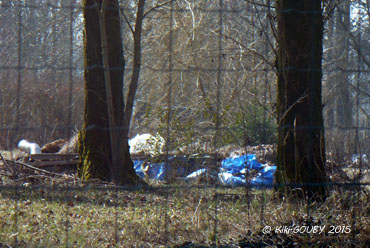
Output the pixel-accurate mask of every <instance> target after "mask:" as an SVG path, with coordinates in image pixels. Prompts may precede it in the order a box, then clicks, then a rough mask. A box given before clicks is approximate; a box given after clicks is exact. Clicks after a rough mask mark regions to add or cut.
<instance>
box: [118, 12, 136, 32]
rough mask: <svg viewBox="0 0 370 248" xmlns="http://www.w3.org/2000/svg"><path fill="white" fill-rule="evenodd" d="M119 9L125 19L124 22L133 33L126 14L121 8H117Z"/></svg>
mask: <svg viewBox="0 0 370 248" xmlns="http://www.w3.org/2000/svg"><path fill="white" fill-rule="evenodd" d="M119 11H120V12H121V15H122V16H123V18H124V19H125V21H126V24H127V25H128V27H129V28H130V30H131V33H132V34H134V33H135V30H134V29H133V28H132V26H131V24H130V22H129V20H128V19H127V16H126V15H125V12H123V9H121V8H119Z"/></svg>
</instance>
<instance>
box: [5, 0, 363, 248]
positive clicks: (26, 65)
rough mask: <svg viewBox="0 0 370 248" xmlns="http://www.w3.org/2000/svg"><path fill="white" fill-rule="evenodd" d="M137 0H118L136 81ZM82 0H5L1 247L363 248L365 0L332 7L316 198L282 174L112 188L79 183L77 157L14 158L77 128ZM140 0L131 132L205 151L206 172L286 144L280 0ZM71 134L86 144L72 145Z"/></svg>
mask: <svg viewBox="0 0 370 248" xmlns="http://www.w3.org/2000/svg"><path fill="white" fill-rule="evenodd" d="M341 2H342V1H341ZM136 4H137V3H136V1H120V8H121V24H122V27H121V29H122V38H123V43H124V44H123V46H124V53H125V61H126V66H125V76H124V80H125V90H126V88H127V86H126V85H128V83H129V81H130V79H131V73H132V69H133V46H134V44H133V42H134V41H133V37H132V33H131V31H130V27H132V26H133V25H134V23H135V13H136ZM348 6H350V8H348ZM82 10H83V8H82V4H81V3H80V1H76V0H63V1H62V0H59V1H48V0H31V1H11V0H7V1H0V42H1V43H0V44H1V45H0V84H1V86H2V87H0V101H1V103H0V121H1V124H0V125H1V126H0V148H1V162H0V175H1V182H0V202H1V204H0V208H1V209H0V246H1V247H3V246H4V247H159V246H161V245H162V246H165V247H168V246H170V247H207V246H210V247H215V246H216V247H218V246H219V247H265V246H274V245H275V246H280V247H288V246H291V247H292V246H294V245H298V246H314V245H320V246H326V245H331V246H343V247H365V245H366V244H367V243H368V242H369V238H368V234H369V228H368V227H369V213H370V209H369V187H370V186H369V183H370V182H369V175H370V174H369V173H370V172H369V161H368V158H369V156H370V146H369V143H370V93H369V92H370V85H369V83H368V82H369V76H370V75H369V72H370V69H369V65H370V63H369V61H370V54H369V53H368V51H369V48H370V47H369V42H368V40H369V38H370V33H369V29H368V25H369V24H368V20H369V16H368V13H369V11H368V6H366V4H365V2H364V1H361V0H358V1H343V3H341V4H338V5H337V6H335V8H333V6H325V8H324V15H325V18H324V19H325V35H324V40H323V43H324V56H323V103H324V117H325V133H326V143H327V145H326V147H327V160H328V161H327V171H328V174H329V177H330V180H331V182H330V183H326V184H325V187H326V188H327V191H328V192H329V196H328V199H326V201H325V202H324V203H321V204H318V203H312V202H310V201H308V200H307V201H305V200H301V201H298V200H297V201H291V200H289V196H286V197H285V198H283V199H281V198H278V197H277V196H276V195H275V193H274V190H273V188H274V187H279V186H281V185H269V186H268V187H263V186H253V185H250V184H249V185H246V186H243V187H229V186H223V185H220V184H219V183H218V182H217V181H218V178H217V174H210V175H208V174H207V176H206V177H204V178H198V179H197V181H195V182H194V181H193V182H190V183H189V182H184V181H183V180H182V179H180V180H179V179H176V180H175V179H174V180H173V181H171V184H170V185H167V184H163V183H158V182H156V181H150V183H151V186H150V187H115V186H113V185H111V184H109V183H103V182H98V181H91V182H89V183H86V182H81V181H79V179H78V178H77V177H76V176H75V173H74V171H73V169H72V170H69V171H68V172H65V171H64V173H60V172H55V171H54V172H53V171H52V172H50V171H48V170H47V169H45V170H38V171H34V170H33V169H32V168H30V167H26V165H27V164H26V165H25V163H24V164H23V165H22V163H23V162H21V161H22V160H18V161H19V163H17V162H14V161H15V160H17V159H23V157H24V154H20V152H19V151H18V150H17V149H16V147H17V144H18V142H19V141H20V140H21V139H27V140H29V141H32V142H36V143H38V144H40V146H42V145H43V144H47V143H49V142H52V141H54V140H57V139H65V140H71V141H72V140H73V139H74V138H76V133H77V132H78V130H80V129H81V127H82V124H83V112H84V99H83V98H84V82H83V81H84V79H83V72H84V65H83V61H84V59H83V52H82V50H83V27H84V24H83V15H82ZM145 11H146V14H145V19H144V25H143V31H142V32H143V33H142V37H143V39H142V41H141V43H142V56H143V59H142V65H141V74H140V83H139V88H138V92H137V97H136V100H135V108H134V113H133V118H132V123H131V126H130V133H129V135H130V137H134V136H135V135H137V134H142V133H151V134H153V135H155V134H159V136H163V138H164V139H165V140H166V145H165V148H164V150H163V151H161V152H162V155H163V154H164V155H166V156H165V161H166V164H169V160H168V159H169V156H171V155H172V154H173V153H177V154H179V153H180V154H186V155H194V154H207V155H208V157H202V158H203V159H204V160H203V161H200V160H198V163H199V165H203V164H207V166H208V167H209V168H210V170H211V171H212V170H214V169H215V168H219V167H220V161H221V159H223V158H225V157H227V156H229V155H235V154H237V153H239V155H240V153H241V154H243V153H249V151H252V152H255V151H261V150H262V149H265V148H264V147H265V146H264V145H261V144H272V143H275V141H276V118H275V114H274V113H275V108H276V106H275V102H276V100H275V99H276V86H275V83H276V71H275V53H276V42H275V34H276V14H275V7H274V1H270V0H265V1H228V0H214V1H194V0H184V1H168V2H166V1H163V2H158V1H149V0H147V1H146V8H145ZM122 15H125V18H124V17H123V16H122ZM111 69H114V68H111ZM312 128H315V127H312ZM69 146H71V148H70V150H68V152H70V153H74V152H76V149H77V144H76V142H75V143H73V142H70V143H69ZM268 155H269V156H270V157H267V154H265V152H262V153H261V154H260V155H258V159H260V160H261V161H262V162H263V163H266V164H270V165H272V164H274V162H275V159H274V155H275V153H274V152H272V153H271V154H268ZM152 159H153V160H155V158H152ZM209 159H213V162H212V163H210V164H208V162H209ZM150 162H153V161H150ZM207 166H205V167H207ZM208 167H207V168H208ZM215 175H216V176H215ZM40 184H41V185H40ZM309 185H310V186H318V185H316V184H309ZM284 186H291V187H294V188H297V189H299V188H302V187H303V186H305V185H284Z"/></svg>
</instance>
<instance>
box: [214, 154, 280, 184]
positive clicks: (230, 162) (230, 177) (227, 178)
mask: <svg viewBox="0 0 370 248" xmlns="http://www.w3.org/2000/svg"><path fill="white" fill-rule="evenodd" d="M247 170H258V174H257V176H255V177H253V178H252V179H251V180H250V181H249V182H246V180H245V174H246V172H247ZM275 171H276V166H266V165H262V164H260V163H259V162H258V161H257V158H256V155H255V154H247V155H241V156H238V157H232V158H226V159H224V160H223V161H222V162H221V172H220V173H219V174H218V178H219V180H220V182H221V183H222V184H225V185H230V186H245V185H248V184H250V185H256V186H263V185H264V186H271V185H272V184H273V179H274V174H275Z"/></svg>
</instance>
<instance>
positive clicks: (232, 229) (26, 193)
mask: <svg viewBox="0 0 370 248" xmlns="http://www.w3.org/2000/svg"><path fill="white" fill-rule="evenodd" d="M0 189H1V193H0V241H1V242H0V243H1V244H2V245H3V246H4V247H6V246H5V245H8V246H11V247H160V246H162V247H169V246H170V247H195V246H196V244H203V246H206V245H211V244H213V245H215V244H218V245H222V244H223V245H224V246H225V247H231V245H230V244H236V243H239V244H243V242H244V243H245V244H246V246H245V247H250V246H247V245H248V244H251V243H250V242H254V243H255V244H258V242H265V243H267V244H268V243H269V242H270V241H269V240H270V239H271V240H272V241H271V242H274V239H275V238H274V236H271V235H270V236H269V235H263V234H262V233H261V230H262V228H263V227H264V226H266V225H270V226H272V227H276V226H279V225H287V226H288V225H292V224H296V225H309V224H311V225H321V226H322V225H326V226H327V228H328V227H329V225H333V226H339V225H345V226H349V227H350V228H351V232H350V233H348V234H346V233H340V234H332V235H329V234H328V230H326V231H325V233H324V234H322V235H308V234H289V235H285V236H284V235H283V234H281V235H282V238H281V237H280V239H283V240H284V239H287V238H289V240H290V239H291V240H292V241H291V242H300V244H303V246H304V244H306V245H307V247H311V245H313V244H316V243H319V242H321V243H322V242H329V243H330V244H334V246H336V245H335V244H338V245H341V246H342V247H346V246H347V245H348V247H349V246H351V244H355V245H357V246H358V247H365V242H367V241H368V240H369V238H368V236H369V234H370V227H369V226H370V225H369V220H370V218H369V217H370V206H369V198H368V194H367V193H364V192H363V191H344V190H342V191H339V190H335V191H334V190H333V191H332V193H331V196H330V197H329V198H328V199H327V200H326V201H325V202H324V203H322V204H313V205H310V206H307V204H306V203H305V202H287V201H281V200H276V199H275V198H274V196H273V192H272V191H271V190H250V191H248V192H247V191H246V189H242V188H236V189H230V188H220V187H219V188H209V187H192V188H189V187H187V186H173V187H171V186H170V187H168V186H155V187H153V188H151V189H150V190H143V189H142V190H123V189H117V190H115V189H112V188H107V187H104V186H99V187H65V188H63V187H55V186H49V187H47V186H43V187H21V188H16V187H14V188H11V187H8V188H4V187H3V188H0ZM281 235H280V236H281ZM280 239H279V240H280ZM189 242H191V244H192V245H193V246H189V245H190V243H189ZM186 245H188V246H186ZM228 245H230V246H228ZM362 245H363V246H362ZM198 247H199V246H198ZM242 247H243V246H242ZM257 247H258V246H257Z"/></svg>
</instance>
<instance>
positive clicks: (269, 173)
mask: <svg viewBox="0 0 370 248" xmlns="http://www.w3.org/2000/svg"><path fill="white" fill-rule="evenodd" d="M275 171H276V166H275V165H272V166H266V167H264V168H263V169H262V170H260V171H259V172H258V174H257V176H255V177H254V178H252V180H251V181H250V184H252V185H256V186H268V187H272V185H273V184H274V174H275Z"/></svg>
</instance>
